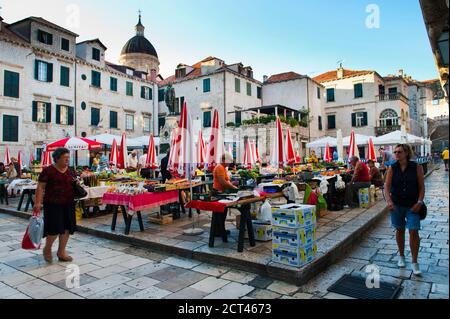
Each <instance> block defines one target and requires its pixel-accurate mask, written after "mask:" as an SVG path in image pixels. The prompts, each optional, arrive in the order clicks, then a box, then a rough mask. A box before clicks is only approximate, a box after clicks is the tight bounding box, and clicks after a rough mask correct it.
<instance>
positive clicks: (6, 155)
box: [3, 146, 11, 165]
mask: <svg viewBox="0 0 450 319" xmlns="http://www.w3.org/2000/svg"><path fill="white" fill-rule="evenodd" d="M9 163H11V155H10V154H9V148H8V146H6V147H5V159H4V161H3V164H5V165H9Z"/></svg>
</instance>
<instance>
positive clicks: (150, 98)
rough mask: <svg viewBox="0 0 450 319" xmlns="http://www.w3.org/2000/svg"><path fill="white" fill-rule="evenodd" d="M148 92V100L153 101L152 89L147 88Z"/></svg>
mask: <svg viewBox="0 0 450 319" xmlns="http://www.w3.org/2000/svg"><path fill="white" fill-rule="evenodd" d="M148 90H149V91H150V92H149V94H150V96H149V100H153V89H152V88H149V89H148Z"/></svg>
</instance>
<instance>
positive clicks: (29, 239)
mask: <svg viewBox="0 0 450 319" xmlns="http://www.w3.org/2000/svg"><path fill="white" fill-rule="evenodd" d="M43 234H44V220H43V219H42V217H41V216H40V215H39V214H36V213H33V216H31V218H30V223H29V224H28V227H27V230H26V232H25V235H24V236H23V239H22V249H27V250H37V249H40V248H41V240H42V235H43Z"/></svg>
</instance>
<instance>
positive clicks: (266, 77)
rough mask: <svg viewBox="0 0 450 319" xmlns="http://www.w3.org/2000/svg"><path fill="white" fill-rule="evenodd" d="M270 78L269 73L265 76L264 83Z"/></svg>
mask: <svg viewBox="0 0 450 319" xmlns="http://www.w3.org/2000/svg"><path fill="white" fill-rule="evenodd" d="M268 79H269V77H268V76H267V75H264V76H263V83H266V82H267V80H268Z"/></svg>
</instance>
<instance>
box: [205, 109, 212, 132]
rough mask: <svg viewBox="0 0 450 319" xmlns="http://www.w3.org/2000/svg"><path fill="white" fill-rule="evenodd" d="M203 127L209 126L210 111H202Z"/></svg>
mask: <svg viewBox="0 0 450 319" xmlns="http://www.w3.org/2000/svg"><path fill="white" fill-rule="evenodd" d="M203 127H205V128H206V127H211V111H206V112H203Z"/></svg>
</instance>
